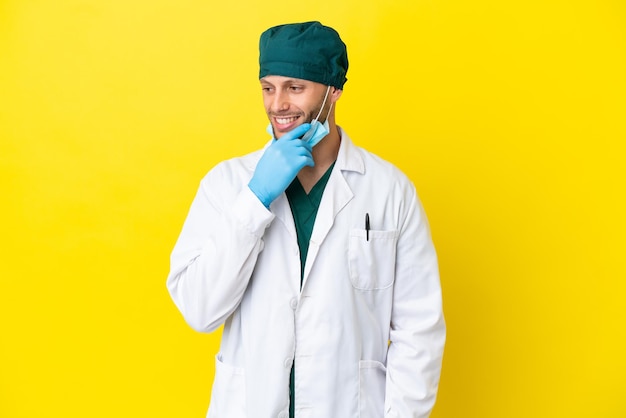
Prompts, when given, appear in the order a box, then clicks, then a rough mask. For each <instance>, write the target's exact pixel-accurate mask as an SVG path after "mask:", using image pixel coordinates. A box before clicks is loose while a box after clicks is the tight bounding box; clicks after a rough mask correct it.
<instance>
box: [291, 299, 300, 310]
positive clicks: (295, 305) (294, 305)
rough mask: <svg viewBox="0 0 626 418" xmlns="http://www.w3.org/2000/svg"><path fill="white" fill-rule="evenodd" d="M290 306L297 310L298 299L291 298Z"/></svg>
mask: <svg viewBox="0 0 626 418" xmlns="http://www.w3.org/2000/svg"><path fill="white" fill-rule="evenodd" d="M289 306H291V309H293V310H294V311H295V310H296V308H297V307H298V299H296V298H293V299H291V301H290V302H289Z"/></svg>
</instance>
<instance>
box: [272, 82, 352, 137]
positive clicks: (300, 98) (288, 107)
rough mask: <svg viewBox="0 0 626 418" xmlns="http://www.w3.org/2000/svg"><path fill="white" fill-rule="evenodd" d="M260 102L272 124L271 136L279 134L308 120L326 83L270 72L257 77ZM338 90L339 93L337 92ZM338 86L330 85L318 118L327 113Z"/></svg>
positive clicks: (313, 113) (321, 97)
mask: <svg viewBox="0 0 626 418" xmlns="http://www.w3.org/2000/svg"><path fill="white" fill-rule="evenodd" d="M261 88H262V90H263V105H264V106H265V112H266V113H267V117H268V118H269V120H270V123H271V124H272V128H273V130H274V136H275V137H276V138H280V137H281V136H282V135H284V134H285V133H286V132H289V131H291V130H292V129H293V128H295V127H296V126H298V125H302V124H303V123H307V122H311V121H312V120H313V119H315V117H316V116H317V114H318V113H319V111H320V109H321V106H322V103H323V102H324V96H325V95H326V90H327V88H328V86H325V85H323V84H320V83H315V82H313V81H308V80H302V79H299V78H290V77H282V76H275V75H270V76H267V77H263V78H262V79H261ZM338 92H339V93H338ZM340 92H341V91H340V90H337V89H335V88H334V87H331V88H330V91H329V93H328V98H327V99H326V104H325V105H324V110H323V111H322V113H321V115H320V117H319V120H320V121H321V122H323V121H325V120H326V118H327V117H328V112H329V108H330V103H331V102H334V100H336V99H334V98H333V97H334V96H337V97H338V94H340Z"/></svg>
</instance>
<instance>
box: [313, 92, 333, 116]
mask: <svg viewBox="0 0 626 418" xmlns="http://www.w3.org/2000/svg"><path fill="white" fill-rule="evenodd" d="M328 92H330V85H329V86H328V88H327V89H326V94H325V95H324V101H323V102H322V107H321V108H320V111H319V112H318V113H317V116H316V117H315V120H316V121H319V120H320V115H321V114H322V110H324V105H326V99H328ZM332 108H333V104H332V103H331V104H330V108H329V109H328V116H326V120H328V117H329V116H330V110H331V109H332Z"/></svg>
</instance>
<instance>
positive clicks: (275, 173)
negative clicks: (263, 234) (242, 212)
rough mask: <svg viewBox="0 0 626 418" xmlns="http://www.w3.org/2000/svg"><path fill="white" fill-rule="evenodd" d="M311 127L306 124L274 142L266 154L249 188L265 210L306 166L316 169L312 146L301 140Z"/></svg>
mask: <svg viewBox="0 0 626 418" xmlns="http://www.w3.org/2000/svg"><path fill="white" fill-rule="evenodd" d="M310 128H311V125H310V124H308V123H303V124H302V125H300V126H297V127H295V128H294V129H293V130H291V131H289V132H287V133H286V134H284V135H283V136H282V137H280V139H277V140H275V141H274V142H273V143H272V145H270V146H269V147H268V148H267V149H266V150H265V153H263V156H262V157H261V159H260V160H259V163H258V164H257V166H256V169H255V170H254V175H253V176H252V179H251V180H250V183H248V187H249V188H250V190H252V192H253V193H254V194H255V195H256V196H257V197H258V198H259V200H260V201H261V203H263V204H264V205H265V207H266V208H269V207H270V204H271V203H272V202H273V201H274V199H276V198H277V197H278V196H279V195H280V194H281V193H282V192H284V191H285V189H287V186H289V184H291V182H292V181H293V179H294V178H296V175H297V174H298V172H299V171H300V170H301V169H302V168H303V167H304V166H306V165H308V166H311V167H313V165H314V162H313V156H312V155H311V145H310V144H309V143H307V142H305V141H303V140H301V139H300V137H301V136H302V135H304V134H305V133H306V132H307V131H308V130H309V129H310Z"/></svg>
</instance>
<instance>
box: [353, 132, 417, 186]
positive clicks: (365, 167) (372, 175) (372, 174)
mask: <svg viewBox="0 0 626 418" xmlns="http://www.w3.org/2000/svg"><path fill="white" fill-rule="evenodd" d="M342 141H343V142H344V143H342V146H344V147H345V149H344V150H343V156H344V158H345V160H346V162H345V164H344V166H345V167H346V168H347V169H346V170H345V171H354V172H355V173H358V174H360V177H361V178H362V180H364V181H367V182H372V181H373V182H375V183H376V184H377V185H381V186H385V185H386V186H389V187H390V188H397V187H400V188H402V189H406V188H408V189H413V183H412V181H411V180H410V179H409V177H408V176H407V175H406V174H405V173H404V172H403V171H402V170H400V169H399V168H398V167H397V166H396V165H395V164H393V163H392V162H390V161H388V160H386V159H384V158H382V157H380V156H379V155H377V154H375V153H373V152H371V151H368V150H367V149H365V148H363V147H361V146H358V145H355V144H354V143H353V141H352V139H351V138H350V137H349V136H348V135H347V134H346V133H345V131H343V130H342Z"/></svg>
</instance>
